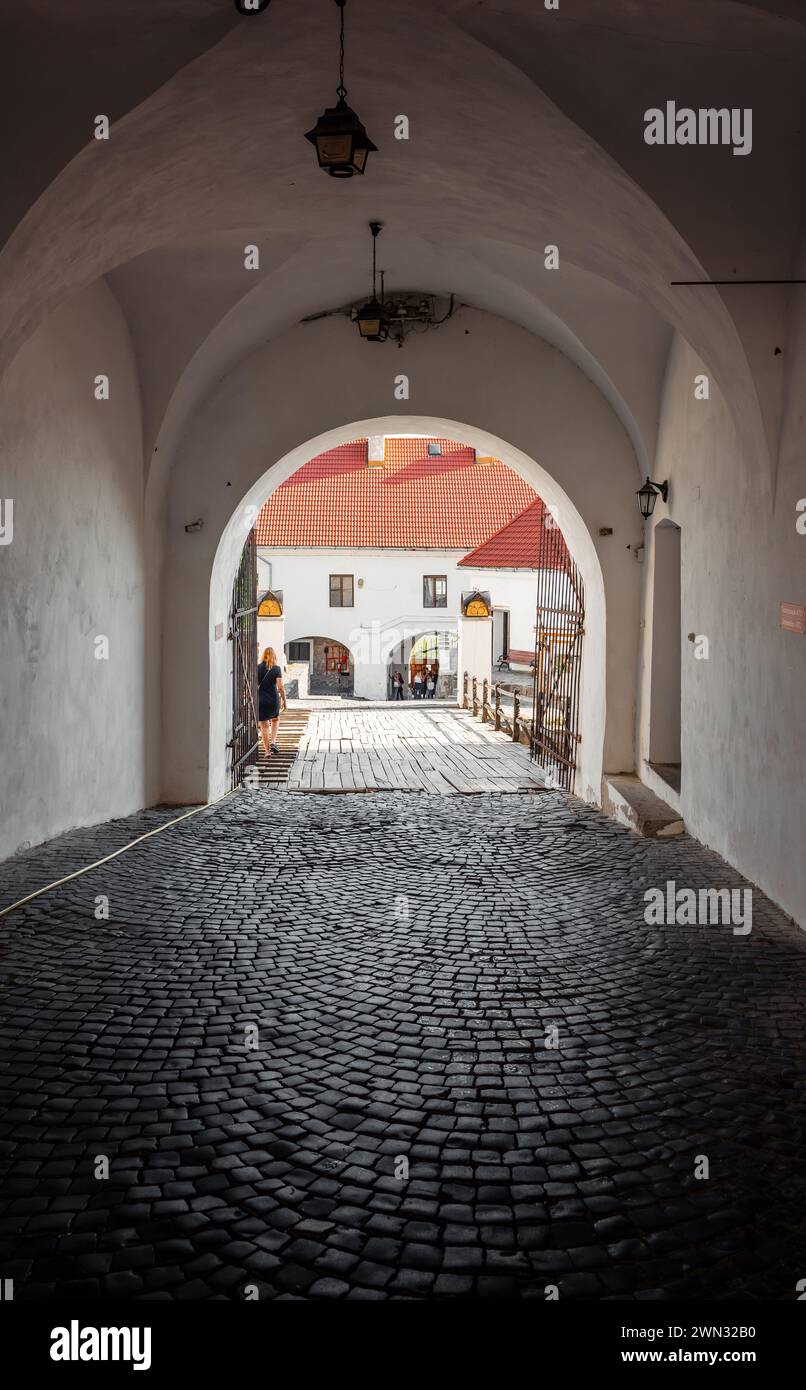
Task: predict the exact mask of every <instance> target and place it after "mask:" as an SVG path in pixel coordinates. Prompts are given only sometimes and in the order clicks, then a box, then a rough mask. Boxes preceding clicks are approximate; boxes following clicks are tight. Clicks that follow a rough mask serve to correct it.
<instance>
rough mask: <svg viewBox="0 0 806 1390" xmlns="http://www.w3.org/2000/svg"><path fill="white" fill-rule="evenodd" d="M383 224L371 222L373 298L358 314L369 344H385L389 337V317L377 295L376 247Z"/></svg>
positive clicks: (357, 320)
mask: <svg viewBox="0 0 806 1390" xmlns="http://www.w3.org/2000/svg"><path fill="white" fill-rule="evenodd" d="M382 226H383V223H382V222H370V224H369V229H370V231H371V232H372V298H371V299H369V300H367V303H366V304H364V305H362V307H361V308H360V309H359V310H358V313H357V314H356V323H357V324H358V331H359V333H360V334H361V337H362V338H366V340H367V342H369V343H383V342H385V340H386V338H387V337H388V336H389V315H388V313H387V311H386V306H385V305H384V303H383V301H382V299H379V298H378V295H377V288H376V282H377V272H376V268H375V267H376V256H375V251H376V246H377V241H378V233H379V232H380V230H381V227H382Z"/></svg>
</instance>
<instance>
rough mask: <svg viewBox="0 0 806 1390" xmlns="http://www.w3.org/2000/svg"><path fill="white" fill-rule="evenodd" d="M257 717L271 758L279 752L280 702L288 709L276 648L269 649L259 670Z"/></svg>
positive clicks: (264, 745) (264, 744)
mask: <svg viewBox="0 0 806 1390" xmlns="http://www.w3.org/2000/svg"><path fill="white" fill-rule="evenodd" d="M257 700H258V706H257V717H258V723H259V724H260V736H261V738H262V739H263V747H264V748H265V750H266V753H267V755H268V756H269V757H271V755H272V753H276V752H277V743H276V739H277V721H278V719H279V718H280V702H281V701H282V708H283V709H287V708H288V706H287V704H286V698H285V686H284V685H283V673H282V671H281V669H280V666H279V664H278V662H277V653H276V651H275V650H274V647H267V648H266V650H265V651H264V653H263V657H262V660H261V662H260V665H259V666H258V668H257Z"/></svg>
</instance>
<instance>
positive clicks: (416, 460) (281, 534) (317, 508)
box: [255, 439, 542, 550]
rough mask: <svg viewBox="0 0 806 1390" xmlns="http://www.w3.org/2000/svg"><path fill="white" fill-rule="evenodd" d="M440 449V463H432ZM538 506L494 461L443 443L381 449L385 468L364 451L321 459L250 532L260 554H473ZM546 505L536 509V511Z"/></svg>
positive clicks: (281, 493)
mask: <svg viewBox="0 0 806 1390" xmlns="http://www.w3.org/2000/svg"><path fill="white" fill-rule="evenodd" d="M429 444H439V445H440V446H441V451H442V452H441V454H440V455H437V456H436V457H434V456H432V455H429V453H428V445H429ZM536 497H537V494H536V493H535V491H534V489H533V488H531V487H530V486H529V484H528V483H527V482H525V481H524V479H523V478H521V477H520V476H519V474H517V473H514V472H513V471H512V469H511V468H508V467H507V466H506V464H504V463H501V462H500V460H498V459H493V460H492V461H490V462H484V463H478V462H476V457H475V452H474V450H473V449H471V448H468V447H467V446H466V445H464V444H454V443H453V442H451V441H450V440H447V439H439V440H436V439H387V440H386V445H385V461H384V463H383V465H372V464H368V463H367V441H366V440H365V439H364V440H359V441H358V442H356V443H354V444H342V445H341V446H340V447H339V448H338V449H329V450H328V451H327V453H324V454H319V455H318V457H317V458H315V459H311V461H310V463H306V464H304V465H303V467H302V468H299V469H298V470H297V472H296V473H293V474H292V475H291V477H290V478H288V479H287V481H286V482H284V483H282V484H281V485H280V487H278V488H277V491H276V492H273V493H272V495H271V497H270V498H269V500H268V502H267V503H266V504H265V506H264V507H263V508H262V510H261V512H260V514H259V516H258V519H257V523H256V527H255V530H256V533H257V543H258V545H265V546H272V545H277V546H286V545H300V546H308V545H311V546H349V547H354V546H375V547H406V548H409V549H411V548H419V547H428V548H431V549H436V550H470V549H472V548H473V547H474V546H478V545H479V544H480V543H481V542H482V541H484V540H486V538H487V537H488V536H491V535H492V534H493V532H497V531H499V530H500V529H501V528H502V527H506V526H508V524H509V522H510V521H512V520H513V518H515V517H517V516H518V514H519V513H520V512H522V511H523V509H524V507H528V506H529V504H530V503H533V502H534V501H535V499H536ZM541 505H542V504H541Z"/></svg>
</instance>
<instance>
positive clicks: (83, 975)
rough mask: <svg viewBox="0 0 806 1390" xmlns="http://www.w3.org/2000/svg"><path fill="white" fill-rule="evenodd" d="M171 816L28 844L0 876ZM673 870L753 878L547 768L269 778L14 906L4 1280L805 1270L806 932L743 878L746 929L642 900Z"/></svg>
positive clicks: (426, 1289)
mask: <svg viewBox="0 0 806 1390" xmlns="http://www.w3.org/2000/svg"><path fill="white" fill-rule="evenodd" d="M171 814H176V813H175V812H173V813H171ZM160 818H166V813H165V812H160V813H151V814H150V815H148V816H140V817H132V818H131V819H130V820H128V821H126V822H117V823H116V824H115V825H113V826H107V827H101V828H99V829H98V830H94V831H82V832H77V833H76V834H75V835H71V836H66V837H63V838H62V839H61V840H60V841H57V842H55V843H54V844H53V845H51V846H49V847H47V848H46V849H43V850H33V851H29V852H28V853H27V854H26V855H24V856H22V857H21V858H18V859H16V860H15V861H14V862H13V863H10V864H8V865H5V866H2V868H0V901H2V902H9V901H11V899H12V898H14V897H15V896H20V893H21V891H22V889H24V888H25V886H26V885H29V886H31V887H33V886H37V885H38V884H40V883H42V882H43V880H44V879H46V877H47V874H48V873H50V874H53V872H54V870H55V869H56V868H57V866H58V865H59V864H61V865H63V866H64V870H69V869H71V868H74V867H76V861H79V862H80V861H81V859H82V858H83V859H84V861H85V862H86V860H88V859H90V858H97V857H99V855H101V854H103V853H104V852H108V851H109V850H110V849H112V848H116V847H117V846H118V845H119V844H120V843H122V842H123V841H124V840H125V839H127V838H132V837H133V836H134V835H135V834H137V833H140V832H142V830H144V829H148V828H151V827H152V826H153V825H154V824H156V823H158V822H159V820H160ZM668 880H674V881H675V882H676V884H677V885H678V886H687V887H693V888H700V887H706V886H714V887H730V886H732V885H739V884H740V883H741V880H740V879H739V878H738V876H737V875H735V874H734V873H733V872H732V871H731V870H729V869H727V868H726V867H725V865H724V864H723V863H722V862H721V860H719V859H717V858H716V856H714V855H711V854H709V853H707V852H706V851H704V850H702V849H701V848H700V847H699V846H698V845H696V844H695V843H694V842H693V841H691V840H690V839H688V838H685V837H683V838H681V839H678V840H670V841H666V842H661V841H655V840H642V839H639V838H637V837H635V836H633V835H632V834H631V833H630V832H629V831H627V830H624V829H623V828H621V827H619V826H617V825H615V824H613V823H612V822H610V821H607V820H606V819H605V818H604V817H602V816H600V815H599V814H598V813H596V812H594V811H591V810H589V809H587V808H585V807H582V806H581V805H579V804H578V803H575V802H570V801H565V800H564V799H563V798H562V797H561V796H560V795H559V794H557V793H538V794H533V795H529V794H526V795H500V794H499V795H481V796H475V797H460V796H458V797H453V798H445V797H440V796H429V795H422V796H412V795H407V794H406V793H404V792H401V793H395V792H379V793H377V794H375V795H373V796H365V795H363V796H362V795H345V796H334V797H321V798H319V797H306V796H294V795H292V794H290V793H286V792H261V791H255V792H244V793H241V794H239V795H237V796H235V797H233V798H232V799H231V800H229V801H226V802H224V803H222V804H221V806H219V807H217V808H215V809H211V810H205V811H203V812H202V813H200V814H199V815H198V816H195V817H194V818H192V819H191V820H188V821H185V822H182V823H181V824H180V825H178V826H176V827H174V828H172V829H170V830H168V831H166V832H165V833H164V834H162V835H159V836H157V837H155V838H153V839H151V840H149V841H147V842H145V843H144V844H142V845H139V846H137V847H135V848H134V849H132V850H131V851H129V852H128V853H127V854H125V855H123V856H122V857H121V858H119V859H116V860H114V861H112V862H111V863H110V864H108V865H106V866H104V867H103V868H100V869H98V870H95V871H93V872H92V873H91V874H88V875H86V876H85V877H83V878H80V879H78V880H76V881H74V882H73V883H70V884H68V885H66V886H65V887H64V888H62V889H59V890H56V891H54V892H53V893H51V894H49V895H47V896H46V897H44V898H41V899H39V900H37V901H35V902H34V903H32V904H30V905H28V906H27V907H25V908H24V909H21V910H20V911H18V912H15V913H14V914H12V915H11V916H9V917H6V918H4V919H2V920H0V945H1V948H2V957H1V959H2V966H3V990H2V995H0V998H1V999H2V1039H1V1040H2V1071H1V1072H0V1083H1V1084H2V1093H3V1100H4V1102H5V1105H6V1116H5V1121H4V1126H3V1131H2V1135H3V1142H2V1145H1V1146H0V1156H2V1159H3V1162H4V1165H5V1177H4V1185H3V1193H4V1197H5V1201H4V1205H3V1207H2V1219H1V1220H0V1277H4V1278H13V1279H14V1281H15V1298H17V1299H26V1298H37V1297H38V1298H47V1297H50V1296H53V1295H56V1296H78V1297H83V1298H86V1299H95V1298H99V1297H102V1298H103V1297H109V1296H127V1297H134V1298H141V1297H146V1298H176V1299H203V1298H211V1297H214V1298H226V1299H234V1298H241V1297H244V1292H245V1290H246V1288H247V1286H248V1285H255V1286H256V1287H257V1289H258V1290H259V1293H260V1296H261V1297H263V1298H274V1297H280V1298H299V1297H302V1298H309V1299H333V1298H346V1299H382V1298H401V1297H406V1298H415V1299H427V1298H432V1297H437V1298H450V1299H455V1298H460V1299H461V1298H478V1297H484V1298H508V1297H527V1298H537V1299H543V1298H545V1297H546V1288H547V1286H549V1285H556V1286H557V1287H558V1289H559V1294H560V1297H561V1298H577V1299H580V1298H582V1299H585V1298H592V1299H598V1298H612V1297H617V1298H626V1299H632V1298H675V1297H682V1298H706V1299H724V1298H729V1297H740V1298H775V1299H791V1298H795V1297H797V1294H796V1289H795V1286H796V1283H797V1281H798V1280H799V1279H801V1278H804V1277H806V1229H805V1228H804V1197H805V1196H806V1164H805V1163H804V1157H806V1104H804V1082H803V1076H804V1071H803V1060H804V1032H805V1031H806V1023H805V1022H804V1011H803V1007H802V994H801V989H802V981H803V971H804V962H806V939H805V938H804V936H803V934H802V933H801V932H799V931H798V929H797V928H795V927H793V926H792V925H791V924H790V923H788V922H787V921H786V920H785V919H784V918H783V917H782V916H781V914H780V913H778V912H777V911H776V910H775V909H774V908H772V907H771V906H770V904H769V903H767V902H766V901H765V900H764V899H763V897H762V896H761V895H760V894H758V893H756V894H754V904H753V906H754V913H753V929H752V932H751V933H750V934H749V935H746V936H739V935H734V934H733V932H732V931H731V929H730V927H722V926H710V927H694V926H668V927H658V926H647V925H646V924H645V922H644V897H643V895H644V891H645V889H646V888H648V887H653V886H665V884H666V882H667V881H668ZM100 895H105V896H106V897H108V899H109V913H110V917H109V920H108V921H106V920H96V917H95V912H96V910H100V909H101V908H102V906H103V905H102V904H100V905H98V904H97V903H96V899H97V898H98V897H99V896H100ZM553 1025H556V1033H555V1032H554V1031H553ZM552 1042H556V1046H551V1045H550V1044H551V1043H552ZM547 1044H549V1045H547ZM104 1155H105V1156H106V1157H107V1158H108V1160H109V1176H108V1177H106V1178H105V1177H103V1176H102V1175H101V1176H98V1175H99V1174H102V1173H103V1163H102V1159H101V1156H104ZM703 1157H704V1158H706V1159H707V1161H708V1165H709V1169H710V1176H709V1177H708V1178H701V1179H698V1178H697V1177H696V1176H695V1170H696V1168H697V1165H698V1163H699V1165H700V1169H701V1168H702V1158H703Z"/></svg>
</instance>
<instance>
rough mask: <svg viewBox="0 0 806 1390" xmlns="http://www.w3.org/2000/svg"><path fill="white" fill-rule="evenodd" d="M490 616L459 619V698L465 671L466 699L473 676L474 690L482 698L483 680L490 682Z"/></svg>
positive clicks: (469, 696) (471, 685)
mask: <svg viewBox="0 0 806 1390" xmlns="http://www.w3.org/2000/svg"><path fill="white" fill-rule="evenodd" d="M492 629H493V620H492V618H460V619H459V700H460V702H461V699H462V693H463V690H464V678H465V672H467V693H468V699H471V698H472V694H473V677H474V676H475V678H476V692H477V695H478V698H479V699H481V698H482V687H483V682H484V681H487V682H490V683H491V682H492V671H493V663H492V655H491V652H492Z"/></svg>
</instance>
